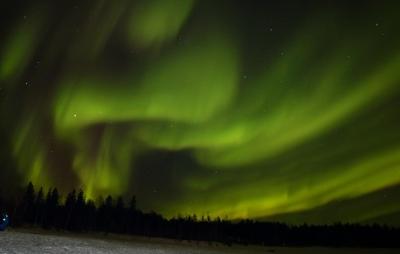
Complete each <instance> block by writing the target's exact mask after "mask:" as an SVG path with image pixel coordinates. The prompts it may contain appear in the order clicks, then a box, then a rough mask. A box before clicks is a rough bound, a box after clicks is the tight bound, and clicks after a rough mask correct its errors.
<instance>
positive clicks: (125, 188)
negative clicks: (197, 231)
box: [0, 0, 400, 224]
mask: <svg viewBox="0 0 400 254" xmlns="http://www.w3.org/2000/svg"><path fill="white" fill-rule="evenodd" d="M350 2H351V3H350ZM399 11H400V5H399V4H398V3H396V1H206V0H205V1H202V0H198V1H194V0H168V1H167V0H152V1H149V0H142V1H128V0H119V1H105V0H103V1H102V0H99V1H31V2H30V3H29V4H27V3H26V2H25V1H15V2H12V3H9V4H8V5H5V6H2V18H1V19H2V23H1V26H0V28H1V30H0V35H1V38H2V39H1V41H0V103H1V104H0V105H1V106H0V107H1V111H0V116H1V119H2V121H1V126H0V127H1V137H2V138H3V139H4V140H5V141H4V142H2V144H1V146H2V147H1V153H2V158H1V162H2V164H3V166H2V167H1V169H0V170H1V171H2V173H1V178H2V179H1V180H0V182H2V183H3V185H4V186H6V183H7V184H8V185H10V186H11V185H15V186H16V185H20V184H24V183H26V182H27V181H29V180H31V181H33V183H34V184H35V185H38V186H39V185H42V186H44V187H51V186H59V187H61V189H62V190H63V191H66V190H69V189H71V188H82V189H84V190H85V192H86V194H87V197H88V198H96V197H97V196H99V195H105V194H108V193H111V194H113V195H119V194H122V195H131V194H132V193H135V194H136V195H137V198H138V205H139V206H141V207H142V208H144V209H145V210H155V211H157V212H160V213H162V214H163V215H165V216H174V215H177V214H192V213H196V214H197V215H200V216H201V215H211V216H222V217H224V216H228V217H229V218H231V219H236V218H267V219H268V218H269V219H274V220H275V219H276V220H284V221H290V222H295V223H302V222H304V221H306V222H318V223H327V222H333V221H338V220H343V221H374V219H375V218H382V217H385V216H386V215H388V216H389V215H391V216H392V215H393V214H398V215H399V214H400V196H398V195H396V194H398V193H399V190H400V46H399V45H400V33H399V27H400V18H399V15H398V12H399ZM8 179H10V180H8ZM354 204H357V205H354ZM326 207H329V209H327V208H326ZM399 216H400V215H399ZM392 217H393V216H392ZM392 217H391V218H392ZM398 222H400V219H399V218H398V217H397V221H396V219H393V218H392V219H390V220H389V221H388V223H393V224H395V223H398Z"/></svg>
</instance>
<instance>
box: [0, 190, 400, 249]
mask: <svg viewBox="0 0 400 254" xmlns="http://www.w3.org/2000/svg"><path fill="white" fill-rule="evenodd" d="M7 200H8V201H7ZM2 210H6V211H8V213H9V214H10V217H11V223H12V225H13V226H14V227H20V226H36V227H42V228H44V229H56V230H68V231H74V232H104V233H105V234H107V233H118V234H133V235H141V236H148V237H165V238H172V239H178V240H187V241H206V242H209V243H210V244H211V243H212V242H220V243H223V244H226V245H232V244H244V245H249V244H255V245H266V246H318V245H319V246H335V247H349V246H353V247H400V241H399V239H400V228H393V227H389V226H382V225H376V224H375V225H359V224H341V223H337V224H334V225H318V226H316V225H307V224H303V225H301V226H294V225H286V224H282V223H272V222H259V221H254V220H242V221H239V222H232V221H229V220H222V219H220V218H216V219H211V218H210V217H207V218H204V217H202V218H200V219H199V218H198V217H197V216H196V215H192V216H186V217H178V218H173V219H165V218H163V217H162V216H161V215H159V214H156V213H153V212H152V213H143V212H142V211H140V210H139V209H137V207H136V198H135V196H133V197H132V199H131V200H130V202H129V204H128V205H125V203H124V200H123V199H122V197H118V198H117V199H116V200H114V199H113V198H112V197H111V196H107V197H106V198H105V199H100V201H99V202H98V204H95V203H94V202H93V201H91V200H86V199H85V195H84V192H83V191H82V190H80V191H78V192H76V191H75V190H73V191H71V192H70V193H68V195H67V196H66V198H65V200H64V202H61V199H60V194H59V192H58V191H57V189H56V188H54V189H50V190H48V192H47V193H46V194H45V193H44V191H43V188H40V189H39V190H38V191H37V192H36V191H35V188H34V186H33V185H32V183H29V184H28V186H27V188H26V190H25V192H24V193H23V195H22V196H21V197H20V198H18V199H14V201H10V198H8V199H7V197H4V196H3V197H2V198H1V197H0V211H2Z"/></svg>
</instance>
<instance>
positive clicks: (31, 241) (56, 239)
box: [0, 231, 399, 254]
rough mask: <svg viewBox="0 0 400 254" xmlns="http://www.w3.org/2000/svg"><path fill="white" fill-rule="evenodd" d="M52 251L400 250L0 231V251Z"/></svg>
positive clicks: (301, 253)
mask: <svg viewBox="0 0 400 254" xmlns="http://www.w3.org/2000/svg"><path fill="white" fill-rule="evenodd" d="M3 253H4V254H5V253H15V254H16V253H18V254H24V253H27V254H36V253H43V254H52V253H57V254H58V253H60V254H62V253H85V254H86V253H99V254H103V253H104V254H105V253H116V254H119V253H134V254H136V253H137V254H147V253H149V254H150V253H155V254H157V253H163V254H170V253H171V254H172V253H176V254H180V253H182V254H191V253H193V254H195V253H196V254H225V253H226V254H228V253H230V254H235V253H238V254H239V253H249V254H253V253H254V254H258V253H282V254H306V253H310V254H314V253H315V254H317V253H324V254H336V253H338V254H346V253H371V254H372V253H377V254H378V253H380V254H381V253H393V254H394V253H399V250H394V249H344V248H343V249H334V248H322V247H312V248H283V247H244V246H234V247H226V246H221V245H220V246H215V245H214V246H208V244H204V243H202V244H196V243H180V242H176V241H173V240H164V239H146V238H130V237H120V238H118V237H117V238H116V237H112V236H108V237H106V236H103V237H102V236H99V235H97V236H96V235H95V236H89V235H80V236H77V235H69V234H63V233H61V234H53V233H49V232H47V233H46V232H40V233H39V232H37V233H32V232H24V231H6V232H0V254H3Z"/></svg>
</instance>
